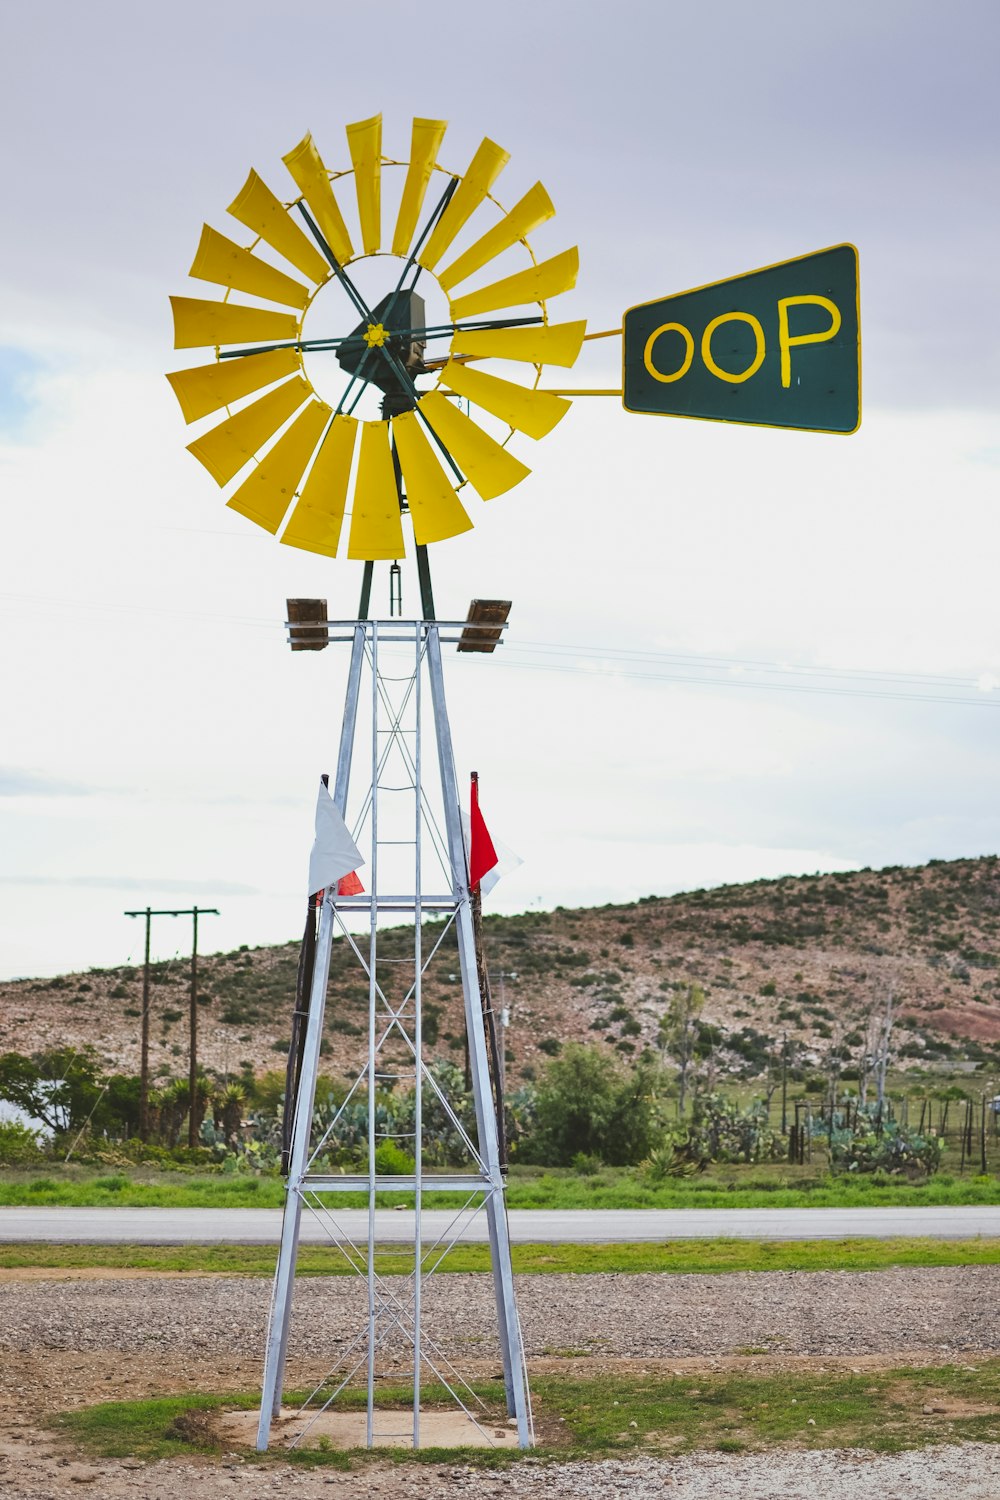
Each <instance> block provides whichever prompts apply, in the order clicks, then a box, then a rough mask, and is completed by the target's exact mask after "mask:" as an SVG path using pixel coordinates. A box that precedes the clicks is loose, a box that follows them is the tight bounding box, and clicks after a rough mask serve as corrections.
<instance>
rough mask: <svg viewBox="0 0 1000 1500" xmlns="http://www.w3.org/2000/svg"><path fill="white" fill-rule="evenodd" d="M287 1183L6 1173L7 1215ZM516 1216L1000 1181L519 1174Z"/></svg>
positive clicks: (904, 1191) (808, 1198)
mask: <svg viewBox="0 0 1000 1500" xmlns="http://www.w3.org/2000/svg"><path fill="white" fill-rule="evenodd" d="M463 1199H464V1195H461V1196H460V1195H458V1194H449V1193H428V1194H425V1197H424V1203H425V1205H426V1206H427V1207H429V1208H433V1207H435V1206H439V1207H448V1206H455V1205H456V1204H457V1203H458V1202H460V1201H463ZM282 1201H283V1188H282V1183H281V1181H280V1179H279V1178H278V1177H276V1176H275V1177H265V1176H262V1177H248V1176H242V1175H237V1174H235V1173H233V1174H217V1175H213V1176H209V1175H204V1176H201V1175H197V1174H193V1173H192V1174H188V1173H181V1172H157V1171H156V1170H155V1169H152V1168H148V1167H147V1168H136V1169H133V1170H130V1171H125V1170H122V1171H119V1172H116V1173H115V1174H114V1175H111V1176H109V1175H108V1174H107V1173H104V1174H97V1173H94V1172H91V1171H87V1170H85V1169H80V1168H72V1167H70V1168H66V1169H62V1168H60V1167H59V1166H58V1165H52V1166H50V1167H47V1168H46V1171H45V1174H44V1175H39V1174H37V1173H30V1172H23V1171H21V1172H18V1171H16V1170H14V1169H7V1170H5V1171H3V1172H0V1206H5V1207H26V1206H31V1205H37V1206H38V1207H51V1206H60V1205H61V1206H66V1207H76V1208H96V1207H106V1206H112V1205H116V1204H117V1205H120V1206H122V1207H128V1208H249V1207H253V1208H278V1207H280V1206H281V1203H282ZM338 1201H339V1202H340V1205H341V1207H343V1208H351V1207H358V1208H360V1207H364V1206H365V1205H366V1203H367V1199H366V1198H365V1196H364V1195H363V1194H361V1193H344V1194H342V1195H341V1196H340V1198H339V1200H338ZM507 1201H508V1203H509V1205H510V1207H511V1208H550V1209H552V1208H554V1209H558V1208H567V1209H587V1208H807V1207H811V1208H861V1207H864V1208H872V1207H878V1206H889V1205H896V1206H897V1207H901V1208H902V1207H907V1208H909V1207H916V1206H918V1205H920V1204H927V1205H948V1204H976V1203H1000V1178H997V1177H973V1176H971V1175H970V1176H967V1177H954V1176H951V1175H950V1174H947V1173H939V1174H938V1175H937V1176H935V1177H932V1178H931V1179H930V1181H928V1182H925V1183H908V1182H905V1181H886V1180H885V1179H880V1178H877V1177H875V1178H872V1177H867V1178H857V1177H849V1178H845V1177H838V1178H831V1177H829V1176H827V1175H826V1174H825V1172H824V1171H823V1169H822V1167H819V1168H815V1169H814V1168H794V1167H786V1166H774V1165H771V1166H759V1167H758V1166H749V1167H742V1168H738V1167H719V1168H716V1169H714V1170H713V1171H711V1172H706V1173H705V1174H704V1175H703V1176H700V1177H695V1178H685V1179H681V1180H669V1181H667V1182H663V1183H654V1182H650V1181H649V1180H648V1179H647V1178H646V1177H645V1176H643V1174H642V1173H641V1172H637V1171H625V1170H615V1169H612V1168H605V1169H603V1170H601V1171H600V1172H597V1173H595V1174H594V1175H593V1176H581V1175H580V1174H578V1173H575V1172H571V1171H569V1170H562V1171H559V1170H555V1169H553V1170H540V1169H537V1168H535V1169H532V1168H517V1167H515V1168H513V1169H512V1170H511V1175H510V1182H509V1187H508V1194H507ZM379 1202H380V1203H381V1204H384V1205H385V1206H386V1207H391V1206H393V1205H395V1204H403V1205H406V1204H408V1203H412V1195H408V1194H406V1193H385V1194H380V1196H379Z"/></svg>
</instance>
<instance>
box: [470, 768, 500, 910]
mask: <svg viewBox="0 0 1000 1500" xmlns="http://www.w3.org/2000/svg"><path fill="white" fill-rule="evenodd" d="M469 822H470V827H471V835H472V836H471V838H470V841H469V842H470V846H471V847H470V849H469V887H470V889H471V890H475V889H476V887H477V886H478V884H479V882H480V881H481V880H482V878H483V876H484V875H488V874H489V872H490V871H491V870H492V869H493V867H494V865H497V864H499V862H500V860H499V856H498V854H497V851H496V850H495V849H494V847H493V840H492V839H491V838H490V831H489V829H488V828H487V826H486V824H485V823H484V822H483V815H482V813H481V812H480V811H479V773H478V772H477V771H473V773H472V816H471V818H470V819H469Z"/></svg>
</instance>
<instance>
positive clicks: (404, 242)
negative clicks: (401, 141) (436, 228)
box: [392, 119, 448, 256]
mask: <svg viewBox="0 0 1000 1500" xmlns="http://www.w3.org/2000/svg"><path fill="white" fill-rule="evenodd" d="M447 128H448V121H447V120H421V119H415V120H414V122H413V136H412V139H411V142H410V165H409V169H408V171H407V173H406V181H405V182H404V184H403V196H402V198H401V199H400V203H399V214H398V215H397V218H396V232H395V233H394V235H393V237H392V253H393V255H401V256H405V255H409V253H410V243H411V241H412V239H413V231H414V230H415V229H416V227H417V220H418V218H419V217H420V210H421V209H422V208H423V206H424V197H425V196H426V193H427V184H428V183H429V182H430V180H431V173H432V172H433V171H434V163H435V162H436V161H437V154H438V150H439V149H440V146H441V142H442V141H443V140H444V133H445V131H446V130H447Z"/></svg>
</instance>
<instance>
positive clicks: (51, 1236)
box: [0, 1205, 1000, 1245]
mask: <svg viewBox="0 0 1000 1500" xmlns="http://www.w3.org/2000/svg"><path fill="white" fill-rule="evenodd" d="M423 1218H424V1238H425V1240H426V1239H428V1238H432V1239H436V1238H437V1236H438V1235H445V1234H447V1233H448V1230H449V1226H450V1224H451V1223H452V1218H453V1216H452V1215H451V1214H450V1213H448V1212H447V1211H445V1210H441V1209H434V1210H430V1211H426V1212H425V1213H424V1216H423ZM337 1222H338V1224H339V1225H340V1226H341V1229H342V1231H343V1232H344V1233H346V1234H348V1235H349V1236H350V1237H351V1239H353V1240H355V1241H362V1240H366V1239H367V1233H368V1216H367V1214H366V1213H365V1212H364V1211H363V1210H360V1209H342V1210H341V1211H340V1213H339V1214H338V1216H337ZM280 1226H281V1214H280V1211H279V1210H277V1209H254V1208H0V1242H2V1241H5V1240H6V1241H8V1242H9V1241H17V1240H20V1241H25V1240H36V1241H64V1242H67V1243H87V1244H145V1245H179V1244H202V1243H211V1242H213V1241H226V1242H230V1243H233V1244H245V1245H252V1244H274V1243H276V1241H277V1239H278V1234H279V1231H280ZM510 1229H511V1238H512V1239H513V1241H514V1242H515V1243H517V1244H530V1243H532V1242H538V1241H545V1242H548V1243H553V1244H558V1243H567V1242H573V1243H579V1244H588V1243H589V1244H598V1243H613V1242H615V1241H620V1242H624V1241H630V1240H684V1239H711V1238H715V1237H716V1236H717V1235H722V1236H728V1237H731V1238H734V1239H741V1240H807V1239H808V1240H811V1239H823V1240H827V1239H843V1238H845V1237H846V1236H849V1235H860V1236H864V1237H866V1238H875V1239H885V1238H887V1237H889V1236H894V1235H907V1236H908V1235H931V1236H934V1237H935V1238H937V1239H968V1238H972V1237H974V1236H976V1235H995V1236H997V1237H1000V1205H997V1206H992V1205H991V1206H988V1207H961V1208H718V1209H695V1208H677V1209H672V1208H668V1209H658V1208H650V1209H635V1210H632V1209H629V1210H618V1209H592V1210H590V1211H589V1212H588V1211H583V1210H579V1211H577V1210H571V1209H559V1210H551V1211H549V1210H543V1209H513V1210H512V1211H511V1214H510ZM412 1235H413V1215H412V1214H411V1213H409V1212H406V1211H400V1210H398V1209H380V1210H379V1211H378V1212H377V1213H376V1215H375V1237H376V1240H378V1241H381V1242H383V1243H389V1242H391V1241H400V1240H402V1241H406V1240H409V1239H411V1238H412ZM326 1237H327V1231H326V1229H325V1227H324V1225H323V1224H322V1223H320V1221H319V1220H318V1219H317V1218H315V1217H314V1216H313V1215H312V1214H310V1213H306V1214H305V1215H304V1216H303V1220H302V1239H303V1240H308V1241H311V1242H317V1241H322V1240H323V1239H325V1238H326ZM461 1238H462V1239H464V1240H480V1241H481V1240H485V1239H486V1221H485V1218H484V1217H483V1215H482V1214H480V1215H478V1217H476V1218H475V1219H473V1220H472V1222H471V1223H470V1224H469V1225H468V1226H467V1228H466V1230H465V1232H464V1233H463V1234H462V1236H461Z"/></svg>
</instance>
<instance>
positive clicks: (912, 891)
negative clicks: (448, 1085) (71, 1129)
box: [0, 856, 1000, 1084]
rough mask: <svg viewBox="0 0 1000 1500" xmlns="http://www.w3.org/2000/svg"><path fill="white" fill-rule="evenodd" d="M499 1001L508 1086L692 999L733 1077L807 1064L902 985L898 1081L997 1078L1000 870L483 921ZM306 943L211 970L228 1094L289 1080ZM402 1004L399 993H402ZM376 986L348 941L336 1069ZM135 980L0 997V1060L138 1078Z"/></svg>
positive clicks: (341, 961) (862, 874) (174, 1002)
mask: <svg viewBox="0 0 1000 1500" xmlns="http://www.w3.org/2000/svg"><path fill="white" fill-rule="evenodd" d="M485 931H486V944H487V953H488V959H489V963H490V969H491V973H492V975H493V989H494V1001H495V1003H496V1004H497V1005H498V1006H499V1005H500V1004H505V1005H507V1006H508V1007H509V1009H510V1012H511V1025H510V1030H509V1032H508V1048H509V1055H508V1079H509V1082H510V1083H512V1084H516V1082H517V1080H518V1079H519V1078H521V1077H531V1076H533V1074H534V1073H536V1072H537V1071H538V1070H539V1066H540V1064H544V1062H545V1061H546V1057H547V1056H548V1055H553V1054H554V1053H556V1052H557V1051H558V1050H559V1048H560V1046H561V1045H562V1044H563V1043H565V1042H566V1041H567V1040H580V1041H583V1040H587V1041H594V1040H596V1039H601V1040H602V1041H603V1043H604V1044H605V1045H607V1046H609V1047H612V1048H614V1049H615V1050H617V1051H618V1052H620V1053H621V1054H622V1055H623V1056H632V1055H636V1054H638V1053H640V1052H641V1051H642V1049H643V1048H644V1047H646V1046H651V1045H655V1039H656V1033H657V1025H658V1021H659V1018H660V1016H661V1015H662V1014H663V1011H664V1009H665V1008H666V1006H667V1004H668V1003H669V1000H670V996H671V995H672V993H674V992H675V991H677V990H679V989H683V988H685V987H686V986H687V985H689V984H692V983H695V984H698V985H700V986H701V987H702V988H703V990H704V992H705V997H706V1000H705V1010H704V1017H703V1019H704V1021H705V1022H706V1023H708V1024H710V1025H712V1026H713V1027H716V1028H718V1035H719V1040H720V1042H721V1050H720V1053H719V1055H720V1058H721V1060H722V1063H723V1065H726V1066H728V1067H729V1069H730V1070H734V1069H735V1070H742V1071H743V1072H744V1073H746V1074H747V1075H748V1076H749V1075H750V1074H752V1073H756V1072H759V1071H761V1069H762V1068H763V1066H764V1065H765V1064H766V1061H767V1053H768V1049H769V1048H770V1049H771V1050H772V1051H773V1046H774V1042H775V1039H777V1040H778V1041H780V1038H781V1037H782V1036H783V1035H785V1034H787V1036H788V1037H789V1038H790V1039H795V1040H797V1041H798V1042H800V1043H801V1046H802V1049H803V1051H804V1053H805V1056H806V1058H807V1060H812V1061H818V1060H819V1059H820V1058H821V1057H822V1055H823V1053H824V1052H825V1051H827V1050H828V1049H829V1048H830V1047H831V1046H835V1045H839V1046H844V1047H846V1049H847V1050H848V1051H849V1050H850V1049H851V1048H852V1047H855V1046H857V1045H858V1044H859V1042H860V1036H861V1032H862V1031H863V1029H864V1022H865V1018H866V1016H867V1014H868V1013H869V1012H870V1011H871V1010H872V1008H873V1007H877V1006H880V1005H881V1004H883V1003H884V997H885V994H886V992H887V989H888V988H889V987H890V986H891V987H892V989H893V991H894V993H895V995H896V997H897V1003H898V1012H899V1023H898V1027H897V1032H896V1038H897V1042H898V1046H899V1049H900V1056H901V1059H902V1060H903V1061H904V1063H905V1062H906V1061H907V1060H908V1061H910V1062H911V1063H914V1064H916V1063H921V1064H934V1063H940V1064H941V1065H942V1066H943V1065H945V1064H946V1063H947V1064H950V1065H954V1064H955V1063H956V1062H960V1061H962V1060H963V1059H967V1058H971V1059H973V1060H975V1059H984V1058H989V1059H990V1060H991V1061H992V1060H993V1058H994V1057H996V1058H997V1061H998V1065H1000V862H998V860H997V858H996V857H995V856H990V857H988V858H981V859H960V860H951V861H947V862H946V861H939V860H935V861H932V862H931V863H930V864H928V865H923V866H917V867H913V868H904V867H899V866H896V867H892V868H889V869H884V870H860V871H856V872H850V873H846V874H832V875H814V876H800V877H794V878H792V877H789V878H785V879H781V880H767V881H754V882H752V883H750V884H747V885H737V886H721V887H717V888H715V889H712V890H697V891H687V892H684V893H682V894H680V895H676V896H670V897H654V896H649V897H646V898H645V899H643V900H641V901H639V902H638V903H636V904H634V905H629V906H604V907H599V908H594V909H579V910H565V909H563V908H557V909H556V910H555V911H553V912H527V913H524V914H522V915H520V916H513V917H487V918H486V922H485ZM425 932H426V936H425V951H429V949H430V947H431V946H432V945H433V943H434V942H436V941H438V940H439V939H441V941H440V948H439V951H438V952H437V954H436V956H435V959H434V961H433V963H432V964H431V966H430V967H429V969H428V971H427V974H426V976H425V981H424V1003H425V1017H426V1025H425V1037H426V1040H427V1043H428V1051H429V1052H431V1053H437V1054H438V1055H441V1056H446V1057H452V1058H453V1059H454V1060H456V1061H460V1060H461V1056H462V1050H463V1034H464V1033H463V1026H462V1019H461V986H460V985H459V983H458V980H457V969H458V964H457V955H456V952H455V948H454V943H453V940H450V938H451V934H446V935H445V936H444V937H443V938H442V929H441V927H440V926H435V925H434V924H433V923H428V924H427V926H426V929H425ZM380 954H381V955H382V957H383V958H384V959H385V963H384V965H383V969H382V972H381V973H380V979H382V980H383V981H384V982H385V984H386V985H387V986H394V987H395V988H394V992H396V993H400V994H401V993H402V990H403V989H405V988H406V986H407V985H408V984H409V983H410V982H411V981H412V964H410V965H408V964H407V962H406V958H407V955H408V954H412V929H407V928H403V927H399V928H394V929H391V930H390V932H389V933H388V934H385V935H384V936H383V937H382V938H380ZM297 960H298V943H297V942H293V943H287V944H284V945H281V946H278V947H269V948H257V949H252V950H251V949H246V948H241V949H239V950H238V951H237V952H234V953H223V954H218V955H214V956H206V957H200V958H199V1004H200V1006H201V1011H200V1028H199V1030H200V1054H201V1058H202V1061H203V1063H204V1064H205V1066H206V1067H208V1068H210V1069H212V1070H214V1071H215V1072H217V1073H218V1074H220V1075H233V1074H236V1073H239V1072H240V1071H241V1070H243V1069H246V1068H252V1069H253V1070H254V1071H257V1072H260V1071H266V1070H268V1069H273V1068H275V1067H280V1066H282V1063H283V1056H282V1054H284V1052H285V1051H286V1050H287V1038H288V1034H289V1016H290V1011H291V1006H292V999H293V995H294V986H295V972H296V965H297ZM151 978H152V1005H151V1012H152V1024H151V1033H150V1034H151V1067H152V1072H153V1075H154V1077H159V1078H165V1077H167V1076H171V1075H173V1076H180V1075H181V1074H182V1073H183V1072H184V1071H185V1068H186V1050H187V1049H186V1037H187V1006H188V995H189V978H188V971H187V966H186V964H185V963H184V962H183V961H175V962H168V963H159V964H156V965H154V966H153V969H152V975H151ZM401 987H402V988H401ZM367 995H368V985H367V980H366V978H365V976H364V973H363V971H362V969H361V968H360V966H359V964H358V962H357V959H356V957H355V956H354V954H353V953H352V951H351V946H350V944H349V942H348V941H346V940H345V939H344V938H340V939H338V940H337V942H336V943H335V946H334V957H333V963H332V967H331V988H330V1000H329V1004H328V1010H327V1036H326V1042H325V1051H326V1053H327V1056H328V1059H329V1062H328V1066H329V1069H330V1071H331V1072H336V1073H340V1072H345V1073H346V1072H349V1071H351V1068H352V1065H356V1064H357V1063H358V1062H359V1061H360V1059H361V1057H362V1055H363V1051H364V1047H365V1045H366V1037H367ZM141 996H142V971H141V969H137V968H118V969H107V970H91V971H89V972H88V973H86V974H69V975H65V976H60V977H57V978H55V979H44V980H42V979H40V980H18V981H14V982H10V983H6V984H0V1051H19V1052H25V1053H30V1052H34V1051H37V1050H40V1049H42V1048H43V1047H50V1046H56V1045H70V1046H73V1047H80V1048H82V1047H84V1046H87V1045H91V1046H93V1047H95V1048H96V1049H97V1051H98V1053H99V1054H100V1055H101V1056H102V1058H103V1059H105V1061H106V1062H107V1063H108V1064H110V1065H111V1066H113V1067H114V1068H115V1069H117V1070H121V1071H127V1072H137V1071H138V1065H139V1017H140V1010H139V1007H140V1004H141Z"/></svg>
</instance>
